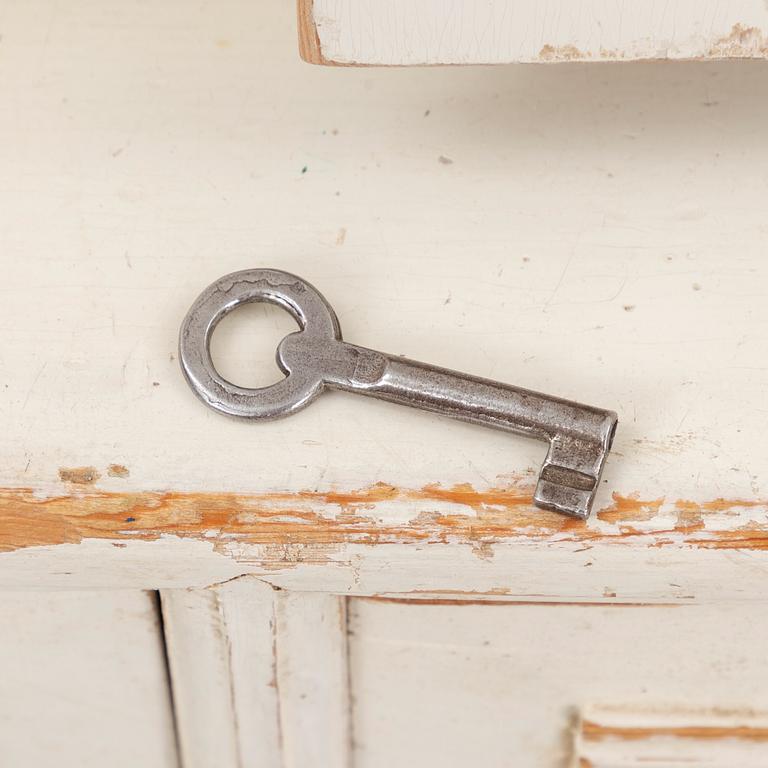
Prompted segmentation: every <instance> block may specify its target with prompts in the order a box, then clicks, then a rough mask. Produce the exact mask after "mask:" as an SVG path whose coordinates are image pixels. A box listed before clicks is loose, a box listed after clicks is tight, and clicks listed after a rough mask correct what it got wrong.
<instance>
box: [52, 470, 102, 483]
mask: <svg viewBox="0 0 768 768" xmlns="http://www.w3.org/2000/svg"><path fill="white" fill-rule="evenodd" d="M100 477H101V475H100V474H99V472H98V470H97V469H96V467H61V468H60V469H59V480H61V481H62V482H65V483H74V484H75V485H92V484H93V483H95V482H96V481H97V480H98V479H99V478H100Z"/></svg>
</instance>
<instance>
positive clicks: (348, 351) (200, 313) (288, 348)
mask: <svg viewBox="0 0 768 768" xmlns="http://www.w3.org/2000/svg"><path fill="white" fill-rule="evenodd" d="M252 301H266V302H271V303H273V304H277V305H279V306H281V307H283V308H284V309H286V310H287V311H288V312H289V313H290V314H291V315H293V317H294V318H295V319H296V321H297V322H298V323H299V326H300V330H299V331H296V332H295V333H291V334H289V335H288V336H286V337H285V338H284V339H283V340H282V342H281V343H280V345H279V346H278V349H277V363H278V365H279V366H280V368H281V370H282V371H283V372H284V373H285V374H286V377H285V379H283V380H282V381H280V382H278V383H277V384H273V385H272V386H269V387H263V388H260V389H247V388H244V387H238V386H236V385H234V384H232V383H230V382H229V381H226V380H225V379H223V378H222V377H221V376H220V375H219V373H218V372H217V371H216V369H215V367H214V365H213V362H212V360H211V354H210V340H211V335H212V334H213V331H214V329H215V327H216V325H217V324H218V322H219V321H220V320H221V319H222V318H223V317H224V316H225V315H226V314H227V313H228V312H231V311H232V310H233V309H235V308H236V307H237V306H239V305H240V304H243V303H246V302H252ZM179 357H180V361H181V367H182V370H183V371H184V375H185V376H186V378H187V381H188V382H189V384H190V386H191V387H192V389H193V390H194V391H195V393H196V394H197V395H198V396H199V397H200V398H201V399H202V400H203V402H205V403H206V405H208V406H210V407H211V408H213V409H214V410H217V411H220V412H221V413H225V414H228V415H230V416H237V417H239V418H244V419H276V418H279V417H281V416H288V415H289V414H292V413H295V412H296V411H298V410H300V409H301V408H303V407H304V406H306V405H309V403H310V402H312V400H314V399H315V398H316V397H317V396H318V395H319V394H320V393H321V392H322V391H323V389H324V388H325V387H330V388H333V389H342V390H345V391H347V392H357V393H359V394H362V395H370V396H372V397H378V398H381V399H382V400H390V401H392V402H394V403H400V404H401V405H410V406H414V407H416V408H423V409H424V410H427V411H434V412H435V413H441V414H444V415H446V416H451V417H453V418H454V419H461V420H462V421H468V422H471V423H473V424H482V425H484V426H487V427H496V428H497V429H504V430H508V431H510V432H517V433H519V434H522V435H527V436H528V437H534V438H538V439H540V440H546V441H548V442H549V451H548V452H547V457H546V459H545V460H544V466H543V467H542V469H541V472H540V473H539V480H538V484H537V486H536V491H535V494H534V497H533V500H534V503H535V504H536V505H537V506H539V507H543V508H545V509H553V510H556V511H557V512H562V513H564V514H568V515H573V516H575V517H579V518H587V517H588V516H589V511H590V508H591V506H592V502H593V500H594V498H595V493H596V491H597V487H598V483H599V481H600V474H601V472H602V469H603V464H604V462H605V457H606V455H607V453H608V451H609V450H610V448H611V442H612V440H613V435H614V432H615V430H616V424H617V421H618V419H617V416H616V414H615V413H613V411H604V410H602V409H600V408H593V407H591V406H588V405H581V404H579V403H574V402H570V401H568V400H562V399H560V398H557V397H549V396H548V395H542V394H539V393H538V392H531V391H529V390H527V389H520V388H519V387H513V386H510V385H508V384H501V383H499V382H496V381H489V380H487V379H481V378H478V377H476V376H468V375H466V374H464V373H456V372H455V371H450V370H447V369H444V368H437V367H435V366H432V365H427V364H426V363H419V362H415V361H414V360H408V359H406V358H403V357H396V356H393V355H388V354H385V353H383V352H375V351H373V350H371V349H366V348H365V347H358V346H356V345H354V344H347V343H346V342H345V341H342V338H341V329H340V328H339V322H338V320H337V319H336V314H335V313H334V311H333V309H332V308H331V306H330V305H329V304H328V302H327V301H326V300H325V299H324V298H323V296H322V295H321V294H320V293H319V292H318V291H317V290H316V289H315V288H313V287H312V286H311V285H310V284H309V283H307V282H306V281H305V280H302V279H301V278H300V277H296V276H295V275H291V274H289V273H287V272H281V271H279V270H276V269H247V270H244V271H242V272H234V273H233V274H231V275H227V276H225V277H222V278H220V279H219V280H217V281H216V282H215V283H213V284H212V285H210V286H209V287H208V288H206V289H205V290H204V291H203V293H202V294H201V295H200V296H199V297H198V298H197V300H196V301H195V303H194V304H193V305H192V307H191V309H190V310H189V312H188V313H187V316H186V318H185V319H184V322H183V324H182V326H181V333H180V337H179Z"/></svg>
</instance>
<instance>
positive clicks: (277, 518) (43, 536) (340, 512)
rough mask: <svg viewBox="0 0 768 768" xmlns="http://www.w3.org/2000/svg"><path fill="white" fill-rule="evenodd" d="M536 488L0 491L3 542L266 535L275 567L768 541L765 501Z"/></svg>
mask: <svg viewBox="0 0 768 768" xmlns="http://www.w3.org/2000/svg"><path fill="white" fill-rule="evenodd" d="M94 471H95V470H94ZM532 492H533V488H532V486H531V485H528V484H522V483H521V484H519V485H512V486H510V487H508V488H490V489H488V490H477V489H475V488H473V487H472V486H471V485H470V484H468V483H462V484H458V485H455V486H452V487H442V486H438V485H427V486H425V487H423V488H421V489H407V488H397V487H395V486H392V485H388V484H386V483H377V484H375V485H372V486H370V487H368V488H363V489H359V490H348V491H302V492H299V493H288V492H284V493H263V494H236V493H191V492H189V493H185V492H180V491H168V492H135V493H115V492H97V491H89V492H87V493H83V492H82V491H79V492H77V493H75V492H73V493H70V494H65V495H60V496H54V497H49V498H40V497H38V496H36V495H35V493H34V491H33V490H32V489H30V488H6V489H0V551H10V550H14V549H19V548H24V547H32V546H41V545H51V544H65V543H78V542H80V541H82V540H84V539H108V540H115V541H126V540H155V539H158V538H160V537H161V536H164V535H173V536H177V537H180V538H189V539H197V540H202V541H211V542H212V543H213V545H214V548H215V549H217V551H222V552H226V553H228V554H230V555H231V556H234V557H235V558H237V557H238V555H237V547H238V545H239V544H242V545H252V544H256V545H263V547H264V550H263V553H262V555H263V557H264V558H265V559H266V560H267V561H268V562H274V563H276V564H278V565H285V564H290V563H292V562H295V563H297V562H307V561H308V560H309V561H313V562H324V561H326V560H327V559H328V558H329V556H330V555H331V554H332V553H333V551H334V548H335V547H338V546H340V545H343V544H347V543H358V544H371V545H384V544H393V543H414V544H421V545H432V544H441V543H466V544H468V545H469V546H471V547H473V549H474V551H475V552H476V553H477V554H478V556H479V557H482V558H487V557H490V556H491V555H492V550H491V546H492V544H493V543H494V542H500V541H509V540H514V539H517V540H520V541H526V542H540V543H544V544H573V545H579V546H580V547H582V548H583V545H593V544H596V543H600V544H619V545H634V546H647V547H698V548H707V549H733V550H736V549H743V550H752V551H763V550H768V500H745V499H724V498H716V499H711V500H707V501H701V502H694V501H690V500H678V501H674V502H664V501H663V500H660V499H656V500H652V501H644V500H642V499H639V498H638V497H637V496H635V495H633V494H629V495H627V496H623V495H620V494H615V495H614V497H613V502H612V504H611V505H610V506H608V507H606V508H605V509H601V510H598V512H597V515H596V519H595V518H593V519H592V520H590V521H589V522H587V523H584V522H583V521H580V520H576V519H573V518H568V517H564V516H562V515H558V514H556V513H554V512H546V511H543V510H540V509H537V508H536V507H534V506H533V504H532ZM755 513H758V514H759V515H760V519H759V520H757V519H755V516H756V515H755ZM127 520H130V521H131V522H130V523H127V522H126V521H127ZM246 557H247V555H246V553H245V551H243V558H244V559H245V558H246Z"/></svg>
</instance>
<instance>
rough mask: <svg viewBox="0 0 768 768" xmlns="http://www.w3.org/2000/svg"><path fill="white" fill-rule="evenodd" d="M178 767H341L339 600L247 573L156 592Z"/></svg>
mask: <svg viewBox="0 0 768 768" xmlns="http://www.w3.org/2000/svg"><path fill="white" fill-rule="evenodd" d="M163 615H164V617H165V627H166V641H167V643H168V656H169V659H170V667H171V673H172V680H173V695H174V705H175V711H176V718H177V728H178V732H179V741H180V747H181V754H182V757H183V766H184V768H207V767H209V766H213V765H215V766H220V768H315V766H317V768H331V767H332V768H345V766H347V765H348V758H349V746H350V736H349V694H348V684H347V644H346V633H347V626H346V612H345V603H344V599H343V598H337V597H335V596H333V595H312V594H305V593H300V592H296V593H291V594H284V593H281V592H280V591H278V590H275V589H273V588H272V587H270V586H267V585H264V584H263V583H261V582H259V581H257V580H255V579H236V580H233V581H230V582H228V583H225V584H222V585H220V586H217V587H212V588H208V589H198V590H180V589H171V590H164V591H163Z"/></svg>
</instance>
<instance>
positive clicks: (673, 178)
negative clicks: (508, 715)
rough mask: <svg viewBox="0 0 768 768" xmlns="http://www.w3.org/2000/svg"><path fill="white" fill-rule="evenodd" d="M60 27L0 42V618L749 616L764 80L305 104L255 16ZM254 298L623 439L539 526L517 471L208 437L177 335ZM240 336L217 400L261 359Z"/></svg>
mask: <svg viewBox="0 0 768 768" xmlns="http://www.w3.org/2000/svg"><path fill="white" fill-rule="evenodd" d="M723 7H725V6H723ZM57 8H58V6H57V5H56V4H54V3H53V2H46V1H44V0H37V2H35V3H13V4H8V6H7V7H6V8H4V10H3V30H2V34H3V40H2V46H1V47H0V55H1V56H2V58H3V67H4V70H3V71H4V72H6V76H5V77H3V78H2V80H1V81H0V99H1V100H2V103H4V104H9V105H13V108H12V109H6V110H2V111H0V165H2V167H3V169H4V170H5V173H4V174H3V175H2V178H1V179H0V259H1V260H2V263H3V265H4V266H5V270H4V272H3V285H2V299H3V318H4V320H3V325H2V331H3V334H4V348H3V355H2V359H1V360H0V423H2V425H3V429H4V430H5V431H4V439H3V441H2V443H1V444H0V487H1V488H2V491H1V492H0V531H2V541H1V542H0V545H1V546H2V549H3V551H2V554H0V585H12V586H40V585H55V586H59V585H64V586H77V585H78V584H81V585H86V584H87V585H94V584H96V585H98V584H114V585H126V586H127V585H134V586H144V587H146V586H151V587H177V586H205V585H208V584H213V583H219V582H222V581H225V580H227V579H230V578H232V577H235V576H237V575H240V574H242V573H256V574H257V575H259V577H260V578H264V579H266V580H268V581H270V582H272V583H274V584H276V585H278V586H293V587H296V588H300V589H306V590H321V589H330V590H334V591H338V592H341V593H346V592H347V591H348V590H349V591H350V592H357V593H363V594H371V593H381V592H387V593H393V592H395V593H400V592H408V591H412V590H427V591H430V590H453V591H469V592H472V591H480V592H483V593H487V594H491V595H497V596H498V595H499V594H501V595H502V596H505V595H506V596H509V597H511V598H516V599H522V600H528V599H532V597H531V596H535V595H544V596H545V597H547V598H549V599H554V600H558V599H562V598H565V599H577V600H600V599H613V598H610V597H607V598H604V597H603V596H604V594H605V595H610V594H612V593H616V594H617V595H618V598H617V599H624V600H629V601H637V600H660V601H669V600H699V599H705V600H708V599H720V598H722V597H758V598H759V596H760V595H761V594H762V590H763V587H762V585H761V579H762V574H763V572H764V568H765V564H766V558H767V557H768V555H767V554H766V551H765V542H766V530H765V526H766V511H767V507H766V486H768V474H767V473H768V467H767V465H766V462H765V461H762V460H761V459H762V457H763V456H764V455H766V453H767V452H768V433H767V432H766V430H765V412H764V411H765V391H766V388H768V371H766V368H765V366H764V365H763V363H762V362H761V361H763V360H765V359H766V357H768V301H766V289H765V286H766V284H767V282H768V261H766V259H765V258H764V254H765V236H764V235H765V233H764V210H763V208H764V206H763V205H762V200H763V198H764V193H765V178H764V172H763V168H764V167H765V166H766V163H768V145H766V142H765V141H764V125H765V124H766V122H767V121H768V103H767V102H765V100H761V99H756V98H755V94H759V93H763V92H765V91H766V88H768V70H766V69H765V67H763V66H762V65H760V64H759V63H757V62H741V63H740V65H739V66H735V65H733V64H725V63H721V64H704V65H701V66H697V67H692V66H680V65H672V64H664V63H658V64H649V65H648V66H643V67H619V68H611V67H608V68H602V69H601V70H600V72H601V75H600V77H599V78H598V77H593V76H592V75H591V74H589V70H588V69H585V68H582V67H580V66H578V65H573V66H571V65H567V66H565V67H563V68H548V67H538V68H529V69H525V71H523V70H520V69H515V68H510V69H504V68H498V69H483V68H477V69H473V68H467V69H462V68H447V69H437V68H435V69H423V70H408V71H389V70H383V69H382V70H355V69H344V70H333V71H331V70H322V69H317V68H314V69H313V68H309V67H306V66H304V65H303V64H302V63H301V62H300V61H298V60H297V57H296V56H295V44H294V35H295V18H294V15H293V8H292V7H288V4H286V3H285V2H278V0H271V1H270V2H265V3H253V2H246V0H226V1H225V2H221V3H217V4H215V6H214V5H212V4H197V5H194V6H190V5H189V4H188V3H183V2H181V1H180V0H173V1H170V2H166V3H162V4H159V5H158V4H141V3H138V4H137V3H121V2H117V1H116V0H110V2H104V3H91V2H84V1H83V2H71V3H67V7H66V12H61V9H60V8H58V11H57V10H56V9H57ZM95 61H96V62H98V63H99V64H98V66H97V67H94V62H95ZM555 70H557V71H555ZM532 105H535V109H534V108H533V107H532ZM337 193H338V194H337ZM41 222H44V226H43V225H42V224H41ZM258 265H271V266H275V267H279V268H283V269H288V270H291V271H295V272H298V273H299V274H302V275H304V276H306V277H307V278H308V279H310V280H311V281H312V282H313V283H315V284H316V285H317V286H319V287H320V288H321V289H322V290H323V291H324V293H325V294H326V295H327V297H328V298H329V300H330V301H331V303H332V304H333V305H334V306H335V307H336V309H337V310H338V312H339V315H340V319H341V323H342V327H343V329H344V333H345V335H346V337H347V338H348V339H349V340H350V341H353V342H359V343H363V344H370V345H371V346H374V347H376V348H380V349H384V350H388V351H393V352H402V353H407V354H409V355H410V356H412V357H415V358H421V359H425V360H430V361H433V362H434V363H436V364H441V365H446V366H449V367H453V368H457V369H459V370H466V371H469V372H473V373H476V374H478V375H484V376H489V377H491V378H498V379H500V380H506V381H510V382H514V383H517V384H520V385H523V386H528V387H531V388H534V389H539V390H543V391H548V392H552V393H553V394H560V395H564V396H568V397H573V398H577V399H581V400H583V401H586V402H589V403H594V404H596V405H599V406H604V407H612V408H616V409H617V410H618V411H619V415H620V424H619V431H618V433H617V440H616V443H615V450H614V452H613V453H612V454H611V456H610V459H609V461H608V463H607V466H606V472H605V475H604V479H605V481H606V482H605V483H604V484H603V488H602V490H601V492H600V493H599V495H598V499H597V505H596V512H597V514H596V516H595V517H594V519H593V520H591V521H590V522H589V523H588V524H586V525H582V524H578V525H576V524H573V523H567V522H566V521H564V520H562V519H557V518H554V517H552V516H551V515H547V514H544V513H539V512H537V511H535V510H533V509H532V507H531V506H530V500H531V489H532V486H533V470H534V469H535V468H536V467H537V466H538V465H539V463H540V461H541V459H542V458H543V454H544V446H543V445H542V444H540V443H536V442H530V441H526V440H523V439H515V438H514V437H510V436H508V435H504V434H501V433H495V432H492V431H490V430H483V429H478V428H472V427H470V426H468V425H463V424H455V423H449V422H447V421H445V420H443V419H440V418H437V417H433V416H430V415H428V414H420V413H414V412H411V411H408V410H407V409H402V408H397V407H396V406H393V405H388V404H385V403H377V402H371V401H367V400H364V399H363V398H355V397H353V396H351V395H350V396H344V395H341V394H328V395H327V396H324V397H322V398H321V399H320V400H319V401H318V402H317V403H316V404H313V405H312V406H311V407H310V408H308V409H307V410H306V411H305V412H303V413H301V414H299V415H296V416H295V417H292V418H290V419H286V420H283V421H278V422H274V423H270V424H259V425H257V424H248V423H238V422H234V421H231V420H227V419H224V418H221V417H218V416H217V415H216V414H214V413H211V412H209V411H208V410H206V409H205V408H204V407H203V406H202V405H201V404H200V403H199V402H198V401H197V400H196V399H195V398H194V396H193V395H192V394H191V392H189V390H188V388H187V386H186V384H185V382H184V381H183V379H182V376H181V374H180V372H179V369H178V361H177V360H176V359H175V356H176V338H177V331H178V326H179V323H180V321H181V319H182V317H183V315H184V313H185V312H186V310H187V308H188V306H189V304H190V303H191V301H192V300H193V298H194V296H195V295H196V294H197V293H198V291H199V290H200V289H201V288H202V287H203V286H204V285H205V284H207V283H208V282H209V281H211V280H213V279H215V278H216V277H218V276H219V275H221V274H222V273H225V272H227V271H230V270H234V269H239V268H244V267H248V266H258ZM245 317H246V318H247V319H250V320H251V321H253V323H254V326H253V327H251V326H248V324H247V323H246V324H245V325H244V326H240V329H239V330H237V324H236V323H235V325H233V326H231V327H230V329H229V330H228V331H227V329H222V332H223V333H224V332H225V331H226V332H227V333H231V334H235V335H237V334H240V339H241V342H240V343H238V344H233V345H231V346H228V345H227V344H226V343H225V344H224V347H223V351H222V353H223V354H224V357H225V358H226V359H227V360H228V361H229V362H228V363H227V364H228V365H229V364H236V363H237V362H238V360H239V361H240V363H241V364H242V366H243V370H245V368H247V367H248V365H252V364H253V362H254V361H253V359H252V357H251V355H252V347H251V345H249V344H248V343H245V342H244V341H243V340H244V339H247V338H248V336H249V334H250V335H253V334H254V333H258V332H259V328H260V327H261V329H262V330H263V331H264V332H266V333H267V334H277V332H278V330H280V328H281V327H280V326H279V323H278V322H277V321H276V320H275V316H274V315H264V316H258V317H255V316H250V317H249V316H247V315H246V316H245ZM233 318H234V316H233ZM256 321H259V322H260V323H261V325H260V326H259V325H256ZM228 338H230V337H229V336H226V333H225V339H224V341H226V339H228ZM231 338H234V336H232V337H231ZM262 351H263V357H262V356H259V357H258V359H256V360H255V362H260V363H263V364H264V365H267V364H268V365H270V366H272V365H273V362H272V361H271V355H272V353H270V355H269V356H267V354H266V350H262ZM268 361H269V362H268ZM270 370H272V369H270ZM589 547H592V549H588V548H589ZM574 572H578V574H579V575H578V577H575V576H574ZM563 573H565V574H566V577H565V578H564V577H563Z"/></svg>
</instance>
